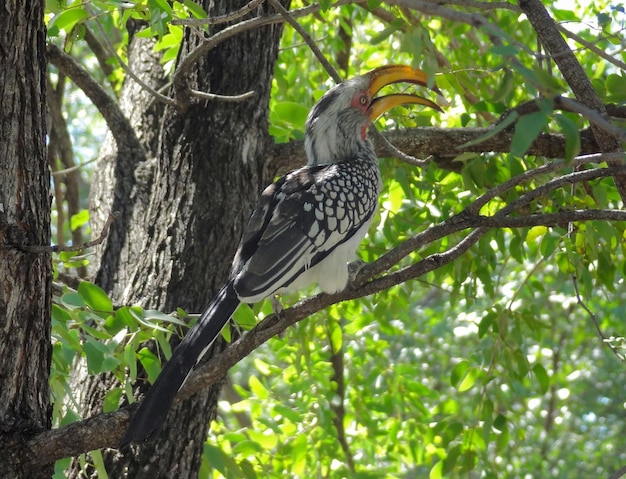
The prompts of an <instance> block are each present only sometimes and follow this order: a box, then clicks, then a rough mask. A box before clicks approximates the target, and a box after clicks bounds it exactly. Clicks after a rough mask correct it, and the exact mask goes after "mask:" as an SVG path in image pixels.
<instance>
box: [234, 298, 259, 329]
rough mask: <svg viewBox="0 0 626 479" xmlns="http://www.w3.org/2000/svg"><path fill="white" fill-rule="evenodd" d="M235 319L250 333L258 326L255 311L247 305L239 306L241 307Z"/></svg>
mask: <svg viewBox="0 0 626 479" xmlns="http://www.w3.org/2000/svg"><path fill="white" fill-rule="evenodd" d="M233 319H234V320H235V322H236V323H237V324H238V325H239V326H241V327H242V328H243V329H244V330H246V331H249V330H250V329H252V328H254V327H255V326H256V316H255V315H254V311H252V308H251V307H250V306H249V305H247V304H241V305H239V307H238V308H237V309H236V310H235V314H233Z"/></svg>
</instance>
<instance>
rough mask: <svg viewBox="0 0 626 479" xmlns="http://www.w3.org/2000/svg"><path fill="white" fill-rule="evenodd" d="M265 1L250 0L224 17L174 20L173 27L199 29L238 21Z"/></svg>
mask: <svg viewBox="0 0 626 479" xmlns="http://www.w3.org/2000/svg"><path fill="white" fill-rule="evenodd" d="M264 1H265V0H250V1H249V2H248V3H246V4H245V5H244V6H243V7H241V8H240V9H239V10H235V11H234V12H230V13H225V14H224V15H218V16H216V17H206V18H175V19H173V20H172V25H185V26H188V27H192V26H193V27H198V26H204V25H218V24H220V23H226V22H230V21H232V20H237V19H238V18H241V17H243V16H244V15H247V14H248V13H249V12H251V11H252V10H254V9H255V8H256V7H258V6H260V5H261V4H262V3H263V2H264Z"/></svg>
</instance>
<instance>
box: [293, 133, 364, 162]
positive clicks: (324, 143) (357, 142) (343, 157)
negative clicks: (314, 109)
mask: <svg viewBox="0 0 626 479" xmlns="http://www.w3.org/2000/svg"><path fill="white" fill-rule="evenodd" d="M331 136H332V135H331ZM332 140H336V137H333V138H332ZM305 150H306V155H307V164H308V165H329V164H333V163H343V162H348V161H363V160H367V161H374V162H376V153H375V152H374V145H373V144H372V142H371V141H370V140H369V138H367V135H365V136H358V137H353V138H351V141H345V137H344V141H329V138H324V139H319V138H316V137H314V136H313V137H309V136H307V138H306V140H305Z"/></svg>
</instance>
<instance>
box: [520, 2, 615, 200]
mask: <svg viewBox="0 0 626 479" xmlns="http://www.w3.org/2000/svg"><path fill="white" fill-rule="evenodd" d="M519 6H520V8H521V9H522V11H523V12H524V13H525V14H526V16H527V17H528V20H529V21H530V23H531V24H532V26H533V28H534V29H535V31H536V32H537V35H538V37H539V40H540V41H541V43H542V45H543V46H545V48H546V49H547V50H548V52H549V53H550V56H551V57H552V59H553V60H554V62H555V63H556V64H557V66H558V67H559V70H560V71H561V74H562V75H563V78H565V81H566V82H567V84H568V85H569V86H570V88H571V89H572V91H573V92H574V95H575V96H576V98H577V99H578V101H579V102H580V103H581V104H582V105H583V106H585V107H587V108H590V109H592V110H595V111H597V112H599V114H600V115H602V116H606V108H605V106H604V104H603V103H602V100H601V99H600V97H599V96H598V94H597V93H596V91H595V89H594V88H593V85H592V84H591V81H590V80H589V78H588V77H587V75H586V73H585V70H584V69H583V67H582V66H581V65H580V63H579V62H578V60H577V59H576V57H575V56H574V54H573V53H572V51H571V50H570V48H569V47H568V46H567V42H566V41H565V39H564V38H563V37H562V36H561V33H560V32H559V30H558V28H557V26H556V24H555V23H554V20H552V18H551V17H550V14H549V13H548V11H547V10H546V7H545V6H544V5H543V4H542V3H541V1H540V0H519ZM591 129H592V131H593V134H594V136H595V137H596V140H597V142H598V145H599V146H600V151H602V152H603V153H612V152H616V151H623V148H622V145H621V143H620V141H619V139H618V138H616V137H615V135H614V134H613V132H611V131H607V130H606V129H604V128H602V127H600V126H598V125H597V124H595V123H592V124H591ZM614 164H617V163H614ZM614 180H615V185H616V186H617V190H618V192H619V194H620V196H621V197H622V201H623V202H624V203H626V175H619V176H616V177H615V179H614Z"/></svg>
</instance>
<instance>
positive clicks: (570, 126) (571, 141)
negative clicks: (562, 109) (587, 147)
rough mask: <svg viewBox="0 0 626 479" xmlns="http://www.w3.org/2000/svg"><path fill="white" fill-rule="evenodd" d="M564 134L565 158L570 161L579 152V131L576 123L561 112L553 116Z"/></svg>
mask: <svg viewBox="0 0 626 479" xmlns="http://www.w3.org/2000/svg"><path fill="white" fill-rule="evenodd" d="M554 118H555V119H556V121H557V123H558V124H559V126H560V127H561V130H563V134H564V135H565V160H566V161H568V162H570V161H572V159H573V158H574V157H575V156H578V154H579V153H580V132H579V131H578V127H577V126H576V123H574V122H573V121H572V120H571V119H570V118H569V117H567V116H566V115H562V114H557V115H555V116H554Z"/></svg>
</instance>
